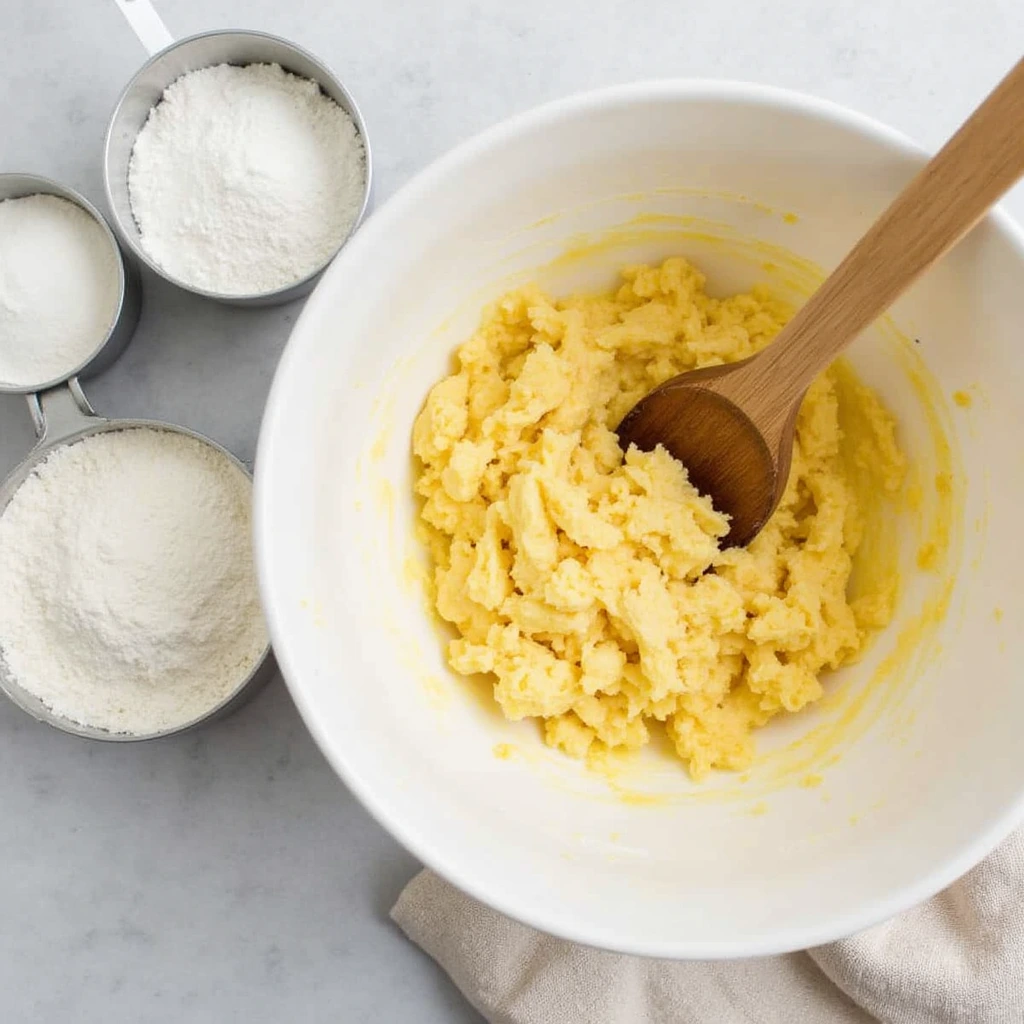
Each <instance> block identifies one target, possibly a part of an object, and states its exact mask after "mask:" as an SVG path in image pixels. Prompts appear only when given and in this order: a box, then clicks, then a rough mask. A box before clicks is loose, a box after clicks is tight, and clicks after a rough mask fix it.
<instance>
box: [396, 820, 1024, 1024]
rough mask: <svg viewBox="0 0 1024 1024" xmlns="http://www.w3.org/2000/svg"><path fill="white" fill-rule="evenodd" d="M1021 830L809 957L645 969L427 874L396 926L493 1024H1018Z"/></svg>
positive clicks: (641, 962)
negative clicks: (936, 886)
mask: <svg viewBox="0 0 1024 1024" xmlns="http://www.w3.org/2000/svg"><path fill="white" fill-rule="evenodd" d="M1022 897H1024V830H1021V831H1019V832H1017V833H1015V834H1014V835H1013V836H1011V837H1010V838H1009V839H1008V840H1006V842H1005V843H1004V844H1003V845H1002V846H1001V847H999V848H998V849H997V850H996V851H995V852H994V853H993V854H992V855H991V856H990V857H989V858H988V859H987V860H985V861H984V862H983V863H982V864H981V865H979V866H978V867H976V868H975V869H974V870H973V871H971V872H970V873H969V874H967V875H965V876H964V877H963V878H962V879H960V881H959V882H957V883H956V884H954V885H952V886H951V887H950V888H949V889H947V890H946V891H945V892H943V893H940V894H939V895H938V896H935V897H934V898H933V899H931V900H929V901H928V902H926V903H924V904H922V905H921V906H919V907H915V908H914V909H912V910H909V911H907V912H906V913H905V914H902V915H900V916H899V917H896V918H893V919H892V920H891V921H888V922H886V923H885V924H881V925H878V926H877V927H875V928H871V929H869V930H868V931H866V932H862V933H861V934H859V935H855V936H853V938H850V939H844V940H842V941H841V942H834V943H832V944H831V945H828V946H821V947H819V948H817V949H813V950H810V951H808V952H807V953H791V954H788V955H786V956H775V957H763V958H759V959H754V960H733V961H719V962H700V961H690V962H686V961H683V962H676V961H671V960H645V959H641V958H639V957H631V956H621V955H618V954H615V953H604V952H601V951H599V950H594V949H588V948H586V947H584V946H577V945H574V944H573V943H571V942H564V941H563V940H561V939H554V938H551V937H550V936H548V935H544V934H542V933H541V932H537V931H534V930H533V929H532V928H528V927H526V926H525V925H522V924H519V923H518V922H516V921H512V920H511V919H510V918H507V917H505V916H504V915H502V914H499V913H498V912H497V911H495V910H491V909H490V908H489V907H486V906H484V905H483V904H482V903H478V902H477V901H476V900H474V899H472V898H471V897H469V896H466V895H465V894H464V893H462V892H460V891H459V890H458V889H455V888H454V887H452V886H451V885H449V884H448V883H447V882H445V881H443V880H442V879H440V878H438V876H437V875H435V874H433V873H431V872H429V871H423V872H421V873H420V874H419V875H417V876H416V878H414V879H413V880H412V881H411V882H410V883H409V885H408V886H407V887H406V889H405V891H404V892H403V893H402V895H401V896H400V897H399V899H398V902H397V903H396V904H395V907H394V909H393V910H392V912H391V916H392V917H393V918H394V919H395V921H396V922H398V924H399V925H400V926H401V928H402V930H403V931H404V932H405V933H406V935H408V936H409V938H410V939H412V940H413V942H415V943H417V944H418V945H420V946H422V947H423V949H424V950H426V951H427V952H428V953H429V954H430V955H431V956H432V957H433V958H434V959H435V960H436V961H437V962H438V963H439V964H440V965H441V966H442V967H443V968H444V969H445V970H446V971H447V972H448V974H449V975H451V978H452V980H453V981H454V982H455V984H456V985H458V987H459V988H460V989H461V990H462V992H463V994H464V995H465V996H466V998H467V999H469V1001H470V1002H471V1003H472V1004H473V1005H474V1006H475V1007H476V1008H477V1009H478V1010H479V1011H480V1012H481V1013H482V1014H483V1015H484V1016H485V1017H486V1018H487V1020H488V1021H490V1022H491V1024H874V1022H876V1021H881V1022H883V1024H1024V900H1022Z"/></svg>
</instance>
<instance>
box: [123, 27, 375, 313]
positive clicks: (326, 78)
mask: <svg viewBox="0 0 1024 1024" xmlns="http://www.w3.org/2000/svg"><path fill="white" fill-rule="evenodd" d="M232 36H233V37H248V38H251V39H257V40H265V41H267V42H269V43H272V44H274V45H275V46H279V47H281V48H282V49H284V50H287V51H291V52H292V53H293V54H294V55H296V56H298V57H299V58H301V59H302V60H305V61H307V62H308V63H309V64H310V65H312V67H314V68H315V69H316V70H317V76H316V81H317V84H318V85H319V86H320V88H321V90H323V91H324V92H325V93H327V94H328V95H329V94H330V93H329V90H328V89H327V87H326V86H327V85H329V86H331V87H332V88H333V89H335V90H336V91H337V92H338V93H340V94H341V96H342V97H344V100H345V102H344V103H343V104H341V105H342V106H343V107H344V108H345V111H346V113H347V114H348V115H349V116H350V117H351V118H352V121H353V123H354V124H355V126H356V131H358V133H359V136H360V138H361V139H362V142H363V148H364V150H365V153H366V177H365V181H364V182H363V199H362V203H361V204H360V207H359V212H358V213H357V215H356V218H355V220H354V221H353V222H352V226H351V227H350V228H349V230H348V233H347V234H346V235H345V237H344V238H342V239H341V241H340V242H339V243H338V245H337V247H336V248H335V249H334V250H333V251H332V252H331V254H330V255H329V256H328V257H327V258H326V259H325V260H324V261H323V262H322V263H321V264H320V265H319V266H317V267H315V268H314V269H313V270H311V271H310V272H309V273H308V274H306V275H304V276H303V277H302V278H300V279H298V280H296V281H290V282H289V283H288V284H286V285H282V286H281V287H279V288H274V289H271V290H270V291H266V292H252V293H248V294H244V295H237V294H228V293H223V292H214V291H209V290H208V289H205V288H199V287H197V286H195V285H191V284H188V283H187V282H186V281H182V280H180V279H179V278H177V277H175V276H174V275H173V274H170V273H168V271H167V270H165V269H164V268H163V267H161V266H160V265H159V264H158V263H157V262H155V261H154V260H153V259H152V258H151V257H150V255H149V254H148V253H147V252H146V251H145V249H143V247H142V246H141V245H140V244H139V242H138V240H137V239H136V237H135V235H134V234H133V232H132V231H131V230H129V229H128V228H126V226H125V225H124V224H123V223H122V219H123V218H122V214H121V212H120V209H121V206H120V204H119V203H118V202H117V200H116V197H115V194H114V190H115V188H118V189H123V191H124V193H125V194H126V195H127V191H128V182H127V180H126V181H124V182H117V183H115V182H113V181H112V180H111V172H110V164H111V149H112V146H113V140H114V132H115V130H116V126H117V123H118V120H119V116H120V113H121V109H122V107H124V105H125V103H126V101H127V100H128V98H129V97H130V96H131V94H132V92H133V90H134V89H135V88H136V86H137V85H138V82H139V80H140V79H141V78H142V77H143V76H144V75H145V73H146V72H147V71H148V70H149V69H150V68H151V67H153V66H154V65H155V64H157V63H158V62H160V61H161V60H162V59H163V58H165V57H166V56H167V55H168V54H169V53H172V52H173V51H175V50H181V49H183V48H185V47H188V46H191V45H193V44H195V43H196V42H198V41H200V40H206V39H216V38H218V37H232ZM218 63H225V61H223V60H222V61H213V62H212V63H210V64H205V65H201V66H204V67H212V66H214V65H216V64H218ZM249 63H252V62H251V61H250V62H249ZM282 66H283V67H284V64H282ZM285 70H286V71H287V70H291V69H289V68H287V67H285ZM293 73H297V72H293ZM179 77H180V76H179ZM302 77H309V76H307V75H303V76H302ZM174 80H176V79H174ZM174 80H172V81H174ZM325 83H326V84H325ZM170 84H171V82H168V83H167V85H170ZM165 88H166V86H165ZM332 98H333V97H332ZM103 185H104V190H105V192H106V196H107V205H108V206H109V207H110V210H111V215H112V218H113V222H114V226H115V228H116V229H117V233H118V236H119V237H120V238H121V240H122V241H123V242H124V244H125V245H127V246H128V248H129V249H130V250H131V252H132V253H133V255H134V256H135V257H136V259H138V260H139V262H140V263H142V264H144V265H145V266H146V267H148V268H149V269H150V270H151V271H152V272H153V273H154V274H156V275H157V276H159V277H161V278H163V279H164V280H165V281H167V282H169V283H170V284H173V285H174V286H175V287H177V288H181V289H183V290H184V291H187V292H191V293H192V294H194V295H201V296H203V297H204V298H208V299H214V300H215V301H218V302H227V303H231V304H237V305H246V304H250V303H252V304H256V303H259V304H266V305H272V304H274V302H275V301H282V302H284V301H289V299H290V298H291V297H296V298H297V297H299V296H300V295H302V294H305V292H306V291H308V290H309V287H308V286H311V285H312V283H313V282H314V281H315V280H316V279H317V278H318V277H319V276H320V275H321V274H322V273H323V272H324V270H325V269H326V268H327V267H328V266H329V265H330V263H331V261H332V260H333V259H334V257H335V256H337V255H338V253H339V252H340V251H341V249H342V247H343V246H344V245H345V244H346V243H347V242H348V240H349V239H350V238H351V237H352V235H353V234H354V233H355V232H356V230H357V229H358V227H359V225H360V224H362V222H363V220H364V219H365V218H366V214H367V211H368V209H369V206H370V199H371V195H372V191H373V158H372V155H371V152H370V137H369V135H368V134H367V131H366V123H365V121H364V120H363V115H362V113H361V111H360V110H359V106H358V104H357V103H356V101H355V99H354V97H353V96H352V94H351V93H350V92H349V90H348V89H347V88H346V87H345V84H344V82H342V80H341V79H340V78H339V77H338V76H337V75H336V74H335V73H334V72H333V71H332V70H331V69H330V68H329V67H328V66H327V65H326V64H325V63H324V62H323V61H322V60H320V58H319V57H317V56H315V55H314V54H313V53H311V52H310V51H309V50H307V49H305V48H304V47H302V46H299V45H297V44H296V43H293V42H292V41H291V40H289V39H284V38H283V37H281V36H277V35H273V34H271V33H269V32H258V31H253V30H251V29H213V30H211V31H208V32H197V33H195V34H194V35H190V36H185V37H184V38H182V39H178V40H175V42H173V43H171V44H170V45H169V46H166V47H164V49H162V50H160V51H159V52H158V53H155V54H153V56H152V57H150V58H149V60H147V61H146V62H145V63H144V64H143V65H142V66H141V67H140V68H139V69H138V71H136V72H135V74H134V75H133V76H132V77H131V79H130V80H129V82H128V84H127V85H126V86H125V87H124V89H123V90H122V91H121V95H120V96H119V97H118V99H117V103H116V104H115V105H114V110H113V113H112V114H111V115H110V121H109V122H108V124H107V132H106V137H105V139H104V143H103ZM129 206H130V204H129ZM133 226H134V225H133Z"/></svg>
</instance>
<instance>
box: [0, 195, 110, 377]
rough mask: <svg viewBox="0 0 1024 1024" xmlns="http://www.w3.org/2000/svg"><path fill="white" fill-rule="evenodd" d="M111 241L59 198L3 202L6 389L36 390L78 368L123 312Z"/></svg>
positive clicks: (0, 305)
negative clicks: (39, 386)
mask: <svg viewBox="0 0 1024 1024" xmlns="http://www.w3.org/2000/svg"><path fill="white" fill-rule="evenodd" d="M119 292H120V274H119V270H118V263H117V256H116V254H115V253H114V249H113V246H112V244H111V241H110V238H109V237H108V235H107V234H106V233H105V232H104V230H103V229H102V228H101V227H100V225H99V224H97V223H96V221H95V220H93V218H92V217H91V216H89V214H88V213H86V212H85V210H83V209H82V208H81V207H79V206H76V205H75V204H74V203H72V202H69V201H68V200H67V199H60V198H58V197H57V196H51V195H43V194H38V195H31V196H23V197H22V198H19V199H5V200H3V202H0V384H9V385H13V386H14V387H32V386H34V385H39V384H46V383H48V382H49V381H51V380H54V379H56V378H58V377H62V376H65V375H67V374H68V373H70V372H71V371H72V370H75V369H77V368H78V367H79V366H80V365H81V364H82V363H83V362H84V361H85V360H86V359H88V358H89V356H90V355H92V353H93V352H95V351H96V349H97V348H99V346H100V344H101V342H102V341H103V340H104V339H105V338H106V336H107V333H108V332H109V331H110V327H111V325H112V324H113V322H114V317H115V316H116V314H117V303H118V296H119Z"/></svg>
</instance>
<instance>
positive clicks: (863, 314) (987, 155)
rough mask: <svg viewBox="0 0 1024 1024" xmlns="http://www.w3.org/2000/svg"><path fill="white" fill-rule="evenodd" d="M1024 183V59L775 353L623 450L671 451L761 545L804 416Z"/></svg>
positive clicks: (664, 389)
mask: <svg viewBox="0 0 1024 1024" xmlns="http://www.w3.org/2000/svg"><path fill="white" fill-rule="evenodd" d="M1022 174H1024V59H1022V60H1021V61H1020V62H1019V63H1018V64H1017V65H1016V67H1014V69H1013V70H1012V71H1011V72H1010V73H1009V74H1008V75H1007V76H1006V78H1004V79H1003V81H1002V82H1000V83H999V85H998V86H997V87H996V88H995V90H994V91H993V92H992V93H991V94H990V95H989V96H988V98H987V99H986V100H985V102H984V103H982V105H981V106H980V107H978V109H977V110H976V111H975V112H974V113H973V114H972V115H971V116H970V118H968V120H967V121H966V122H965V123H964V125H963V127H962V128H961V129H960V130H959V131H958V132H957V133H956V135H954V136H953V138H952V139H950V140H949V142H947V143H946V145H945V146H944V147H943V149H942V151H941V152H940V153H939V154H938V155H937V156H936V157H935V158H934V159H933V160H931V161H930V162H929V163H928V164H927V165H926V166H925V168H924V169H923V170H922V171H921V172H920V173H919V174H918V175H917V177H915V178H914V179H913V181H911V182H910V184H909V185H908V186H907V187H906V188H905V189H904V190H903V191H902V192H901V193H900V194H899V195H898V196H897V197H896V199H895V200H894V201H893V203H892V205H891V206H890V207H889V208H888V209H887V210H886V211H885V213H883V214H882V216H881V217H880V218H879V219H878V220H877V221H875V223H874V224H873V225H872V226H871V228H869V230H868V232H867V234H866V235H864V237H863V238H862V239H861V240H860V241H859V242H858V243H857V244H856V245H855V246H854V247H853V249H852V251H851V252H850V253H849V255H848V256H847V257H846V258H845V259H844V260H843V262H842V263H840V264H839V266H838V267H837V268H836V269H835V270H834V271H833V272H832V274H831V275H830V276H829V278H828V279H827V280H826V281H825V283H824V284H823V285H822V286H821V287H820V288H819V289H818V290H817V291H816V292H815V293H814V294H813V295H812V296H811V298H810V299H809V300H808V302H807V303H806V305H804V306H803V307H802V308H801V309H800V310H799V312H798V313H797V314H796V316H794V317H793V319H792V320H791V321H790V322H789V324H788V325H787V326H786V327H785V328H784V329H783V330H782V332H781V333H780V334H779V336H778V338H776V339H775V341H774V342H773V343H772V344H771V345H769V346H768V347H767V348H766V349H764V350H763V351H761V352H759V353H758V354H757V355H755V356H752V357H751V358H749V359H745V360H743V361H742V362H738V363H733V364H731V365H729V366H713V367H708V368H706V369H701V370H694V371H692V372H690V373H684V374H682V375H680V376H678V377H673V378H672V379H671V380H669V381H666V382H665V383H664V384H661V385H659V386H658V387H657V388H655V389H654V390H653V391H652V392H651V393H650V394H649V395H647V396H646V397H645V398H643V399H641V400H640V401H639V402H638V403H637V404H636V405H635V406H634V407H633V409H632V410H631V411H630V412H629V413H628V414H627V416H626V417H625V419H623V421H622V423H621V424H620V425H619V429H618V434H619V439H620V441H621V443H622V446H623V448H626V447H628V446H629V445H630V444H635V445H636V446H637V447H638V448H641V449H643V450H645V451H650V450H651V449H653V448H654V447H655V446H656V445H659V444H660V445H663V446H664V447H665V448H666V449H667V450H668V451H669V452H670V453H671V454H672V455H674V456H675V457H676V458H677V459H679V460H680V462H682V463H683V465H685V466H686V468H687V470H688V471H689V474H690V480H691V481H692V482H693V484H694V486H695V487H696V488H697V489H698V490H699V491H700V492H701V493H702V494H710V495H711V498H712V500H713V501H714V503H715V507H716V508H718V509H719V510H720V511H722V512H727V513H728V514H729V515H730V516H731V517H732V518H731V528H730V531H729V534H728V536H727V538H726V541H725V543H726V544H728V545H732V546H739V545H744V544H747V543H749V542H750V541H751V540H753V538H754V537H755V536H756V535H757V533H758V531H759V530H760V529H761V527H763V526H764V524H765V523H766V522H767V521H768V518H769V517H770V516H771V514H772V512H774V511H775V508H776V506H777V505H778V503H779V500H780V499H781V497H782V493H783V491H784V490H785V488H786V482H787V480H788V478H789V468H790V462H791V460H792V457H793V431H794V427H795V424H796V415H797V411H798V410H799V408H800V402H801V400H802V399H803V397H804V393H805V392H806V391H807V388H808V386H809V385H810V383H811V381H812V380H814V378H815V377H816V376H817V375H818V374H819V373H821V372H822V371H823V370H824V369H825V368H826V367H827V366H828V364H829V363H830V362H831V361H832V360H833V359H834V358H835V357H836V356H837V355H838V354H839V353H840V352H841V351H842V349H843V348H845V347H846V345H848V344H849V343H850V342H851V341H853V339H854V338H855V337H857V335H858V334H860V332H861V331H863V330H864V329H865V328H866V327H867V326H868V325H869V324H870V323H871V322H872V321H873V320H875V319H876V318H877V317H878V316H880V315H881V314H882V313H883V312H885V310H886V309H888V308H889V306H890V305H891V304H892V303H893V302H894V301H895V300H896V299H897V298H898V297H899V296H900V295H901V294H902V293H903V292H904V291H905V290H906V289H907V288H908V287H909V286H910V285H911V283H912V282H913V281H914V280H915V279H916V278H917V277H918V276H919V275H920V274H921V273H922V272H923V271H925V270H926V269H927V268H928V267H929V266H931V264H932V263H934V262H935V261H936V260H937V259H939V257H940V256H942V255H943V254H944V253H945V252H946V251H947V250H948V249H950V248H951V247H952V246H953V245H955V244H956V242H958V241H959V240H960V239H961V238H962V237H963V236H964V235H965V234H966V233H967V232H968V231H969V230H970V229H971V228H972V227H973V226H974V225H975V224H976V223H977V222H978V220H979V219H980V218H981V217H982V216H983V215H984V214H985V212H986V211H987V210H988V208H989V207H990V206H992V204H993V203H995V202H996V200H997V199H999V197H1000V196H1002V195H1003V193H1005V192H1006V191H1007V190H1008V189H1009V188H1010V187H1011V186H1012V185H1013V184H1014V182H1016V181H1017V179H1018V178H1019V177H1020V176H1021V175H1022ZM1021 287H1022V288H1024V281H1022V282H1021ZM965 341H966V339H965Z"/></svg>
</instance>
